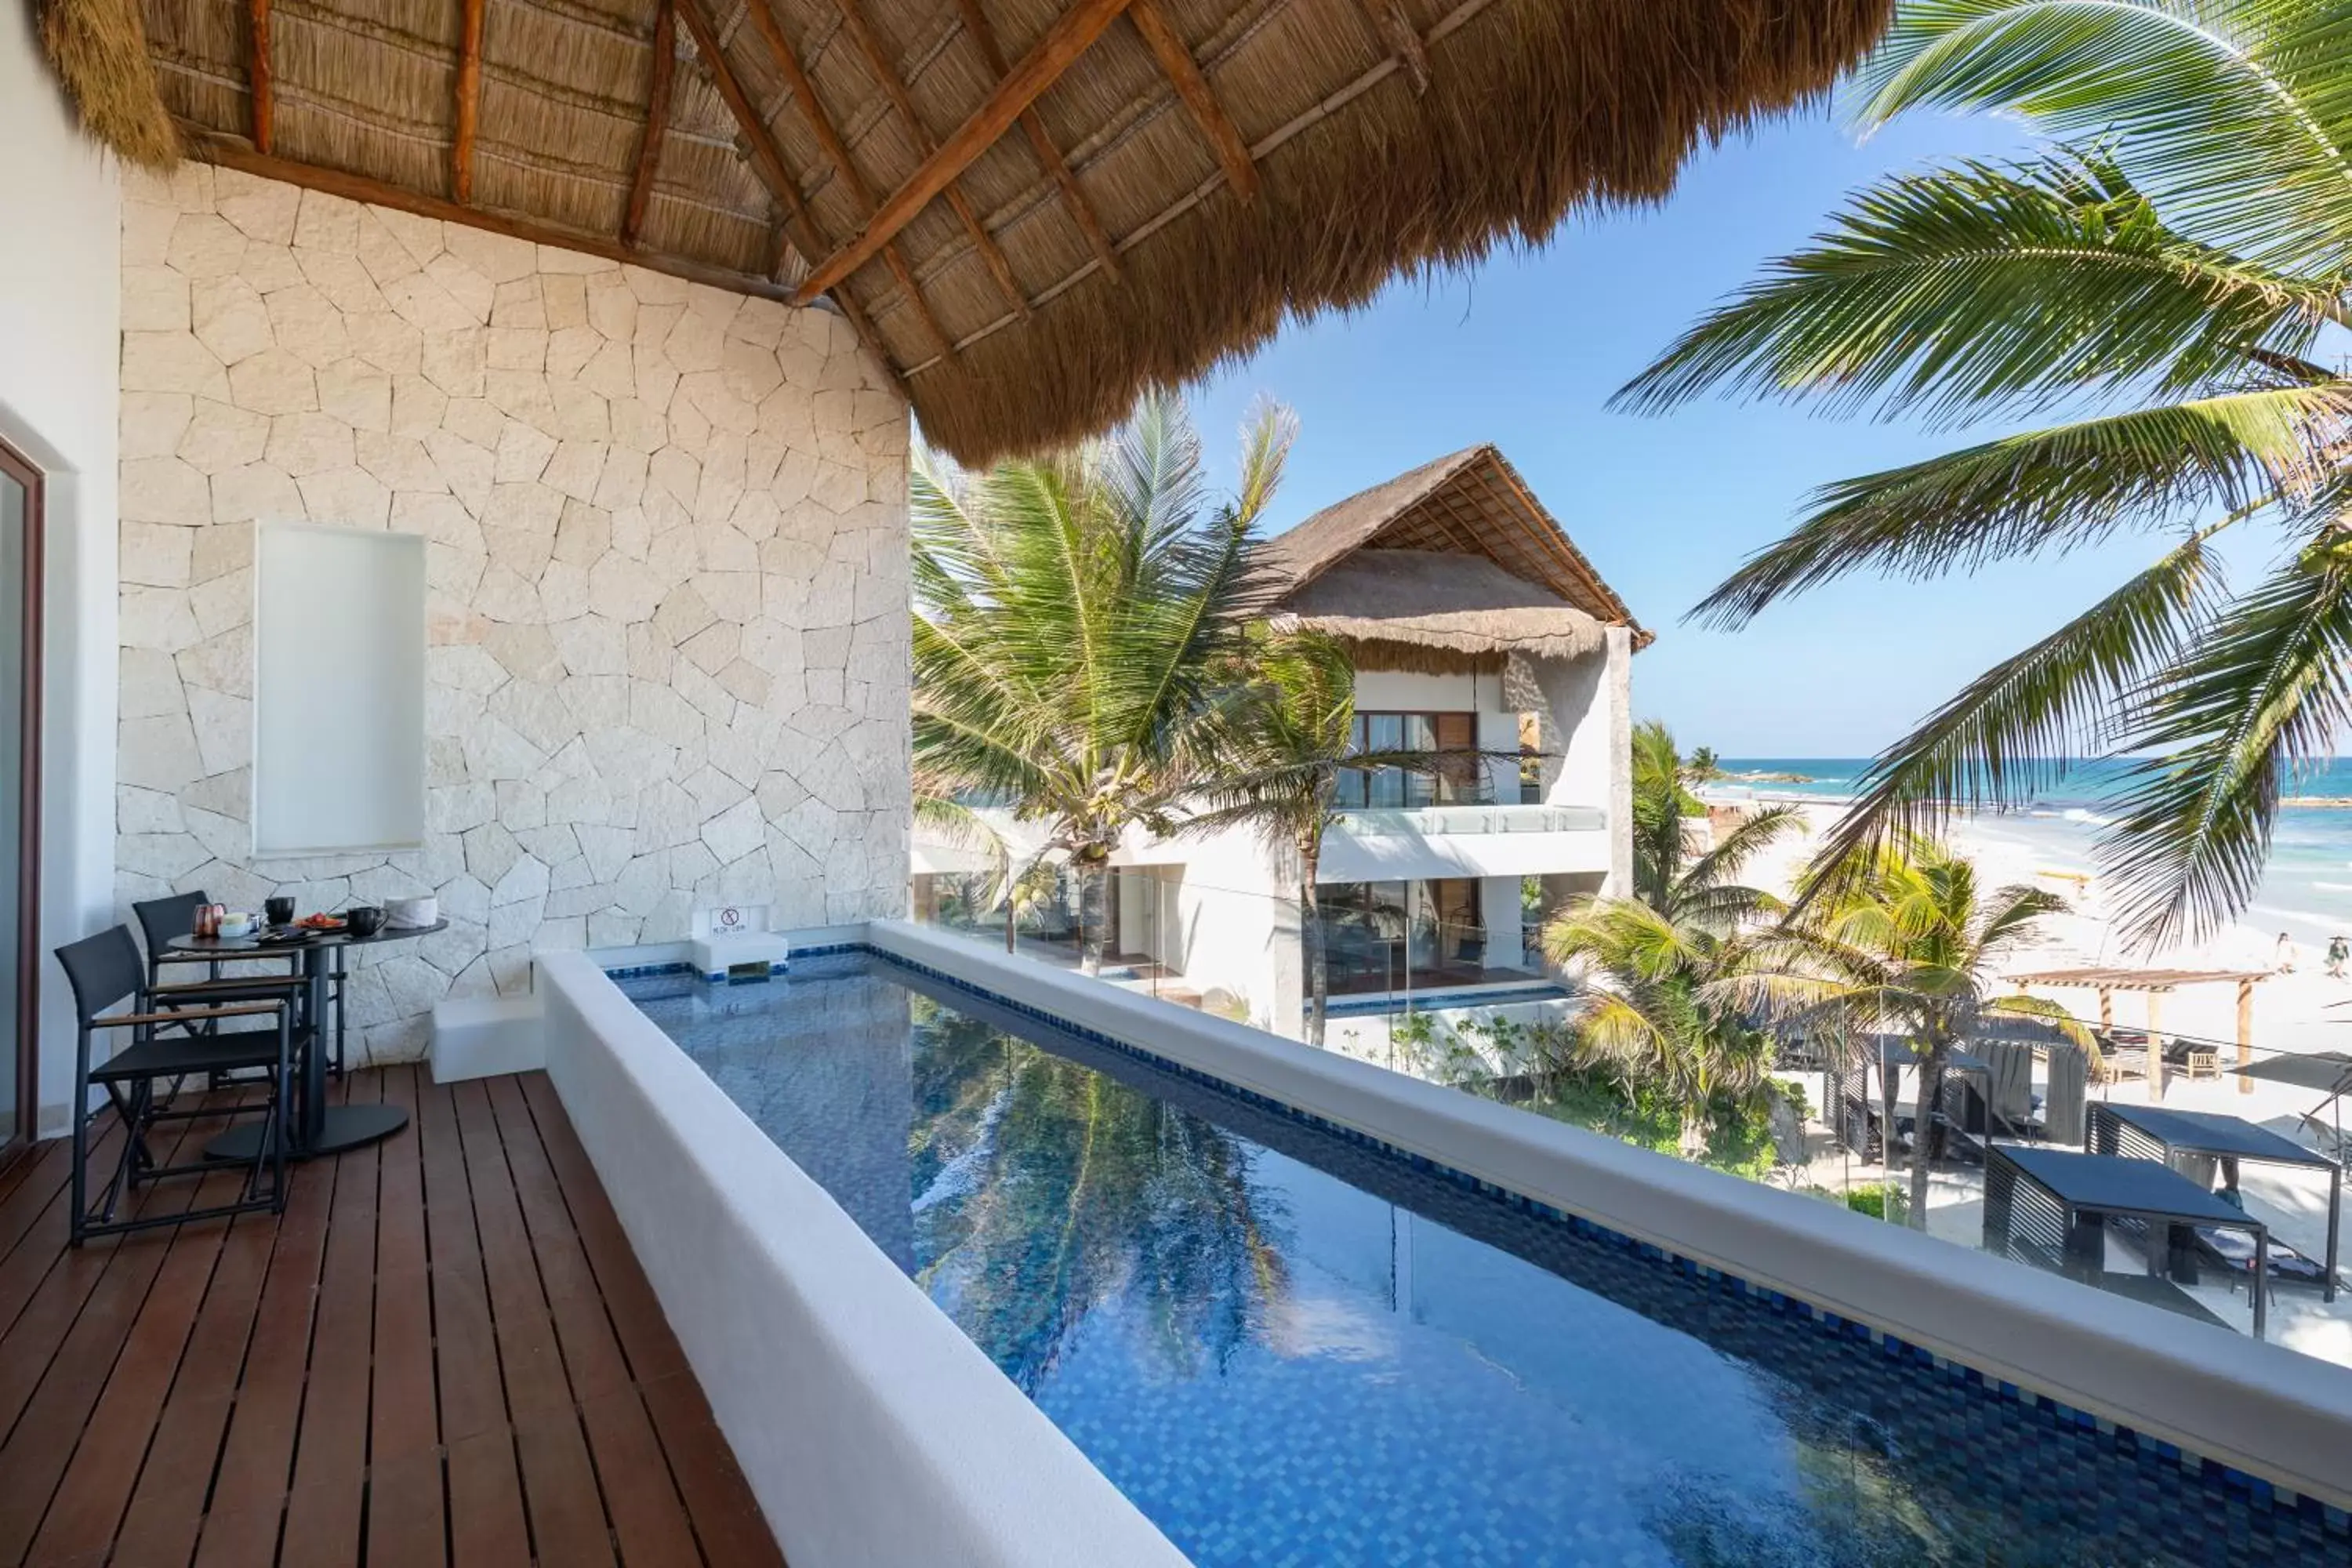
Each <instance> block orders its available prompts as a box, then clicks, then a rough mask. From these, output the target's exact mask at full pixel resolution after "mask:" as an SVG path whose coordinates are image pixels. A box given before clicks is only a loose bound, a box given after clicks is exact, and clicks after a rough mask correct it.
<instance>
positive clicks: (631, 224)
mask: <svg viewBox="0 0 2352 1568" xmlns="http://www.w3.org/2000/svg"><path fill="white" fill-rule="evenodd" d="M653 47H654V76H653V89H652V92H651V95H650V96H649V97H648V98H647V100H646V130H645V139H644V140H643V141H641V142H638V143H637V168H636V173H635V174H633V175H632V176H630V179H629V206H628V212H627V214H626V216H624V217H623V218H622V219H621V243H622V244H623V245H635V244H636V243H637V232H638V231H639V230H640V229H642V228H643V227H645V223H646V205H647V204H649V203H650V202H651V201H652V200H653V195H654V175H655V174H656V173H657V172H658V171H659V170H660V168H661V148H662V137H663V136H664V135H665V134H667V132H668V130H669V89H670V78H671V76H672V74H673V73H674V72H675V71H676V70H677V12H676V10H675V9H674V8H673V7H672V5H671V0H661V8H660V9H659V10H657V11H656V12H655V13H654V45H653ZM770 275H771V276H773V269H772V268H771V269H770Z"/></svg>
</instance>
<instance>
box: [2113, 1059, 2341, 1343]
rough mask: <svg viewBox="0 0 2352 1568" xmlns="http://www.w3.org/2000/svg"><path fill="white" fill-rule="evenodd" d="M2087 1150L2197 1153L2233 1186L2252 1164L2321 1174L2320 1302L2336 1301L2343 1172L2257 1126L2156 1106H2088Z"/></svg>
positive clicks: (2134, 1155) (2146, 1156) (2167, 1155)
mask: <svg viewBox="0 0 2352 1568" xmlns="http://www.w3.org/2000/svg"><path fill="white" fill-rule="evenodd" d="M2089 1139H2090V1149H2091V1152H2093V1153H2095V1154H2120V1155H2122V1156H2123V1157H2124V1158H2126V1159H2127V1160H2156V1161H2160V1162H2163V1163H2170V1162H2171V1157H2172V1156H2173V1155H2175V1154H2202V1155H2205V1156H2206V1157H2208V1158H2209V1159H2214V1160H2219V1161H2221V1168H2222V1170H2223V1171H2225V1172H2226V1173H2228V1174H2229V1177H2230V1185H2231V1186H2232V1187H2234V1186H2236V1185H2237V1184H2238V1181H2237V1175H2238V1172H2237V1167H2238V1165H2239V1163H2241V1162H2242V1161H2243V1162H2251V1163H2254V1164H2258V1165H2260V1164H2271V1165H2291V1166H2294V1167H2295V1168H2297V1169H2299V1170H2306V1171H2324V1172H2326V1173H2327V1280H2326V1284H2325V1285H2323V1286H2322V1287H2321V1288H2320V1294H2321V1298H2322V1299H2323V1300H2329V1301H2333V1300H2336V1246H2337V1243H2336V1228H2337V1226H2336V1222H2337V1220H2338V1218H2339V1217H2340V1216H2341V1215H2342V1214H2343V1211H2344V1169H2343V1167H2342V1166H2340V1165H2338V1164H2336V1162H2335V1161H2333V1160H2331V1159H2329V1158H2328V1157H2327V1156H2326V1155H2325V1154H2322V1153H2320V1152H2317V1151H2315V1150H2311V1149H2306V1148H2305V1147H2304V1146H2303V1145H2302V1144H2300V1143H2298V1142H2295V1141H2294V1140H2293V1139H2292V1138H2283V1137H2281V1136H2280V1135H2279V1134H2277V1133H2275V1132H2273V1131H2271V1130H2270V1129H2269V1128H2267V1127H2257V1126H2255V1125H2254V1124H2253V1123H2252V1122H2251V1121H2247V1120H2246V1119H2245V1118H2243V1117H2242V1116H2219V1115H2215V1114H2213V1113H2212V1112H2210V1111H2204V1110H2168V1109H2167V1108H2166V1107H2164V1106H2161V1105H2116V1104H2114V1103H2112V1102H2109V1101H2104V1100H2103V1101H2100V1102H2098V1103H2095V1104H2094V1105H2093V1106H2092V1107H2091V1121H2090V1132H2089Z"/></svg>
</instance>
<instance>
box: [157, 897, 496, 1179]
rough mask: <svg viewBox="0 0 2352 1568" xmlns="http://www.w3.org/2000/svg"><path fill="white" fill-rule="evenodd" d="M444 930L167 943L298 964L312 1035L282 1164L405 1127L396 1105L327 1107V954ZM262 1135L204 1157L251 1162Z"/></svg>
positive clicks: (223, 1138) (229, 1138)
mask: <svg viewBox="0 0 2352 1568" xmlns="http://www.w3.org/2000/svg"><path fill="white" fill-rule="evenodd" d="M448 929H449V922H448V921H446V920H440V921H434V922H433V923H432V924H431V925H429V926H384V927H383V928H381V929H380V930H378V931H376V933H375V934H374V935H373V936H353V935H352V934H351V932H349V931H316V932H313V933H311V934H310V935H309V936H306V937H304V938H302V940H300V941H299V942H264V941H262V940H261V939H260V937H259V936H240V937H211V936H195V935H183V936H176V937H173V939H172V941H171V942H169V943H168V944H167V945H168V946H169V948H170V950H171V951H172V952H175V953H178V952H184V953H191V954H194V955H196V956H199V957H203V958H216V959H219V960H220V961H221V962H223V963H229V962H232V961H234V960H236V959H241V958H287V957H294V956H299V957H300V959H301V960H302V981H303V984H304V986H305V988H306V989H307V990H308V991H309V992H310V997H309V1000H308V1002H307V1003H306V1004H305V1011H306V1012H308V1013H309V1015H310V1033H309V1034H308V1035H307V1036H306V1037H305V1038H304V1043H303V1047H302V1062H301V1076H302V1096H301V1100H300V1102H299V1104H298V1105H297V1106H296V1108H295V1115H294V1116H293V1118H292V1120H291V1121H290V1122H289V1125H288V1129H287V1131H288V1133H289V1136H288V1138H287V1142H286V1157H287V1158H288V1159H289V1160H317V1159H321V1158H323V1157H325V1156H326V1155H329V1154H340V1153H341V1152H343V1151H344V1150H346V1149H356V1148H358V1147H360V1146H361V1145H362V1144H363V1143H373V1142H375V1141H376V1140H377V1139H379V1138H389V1137H391V1136H392V1135H393V1134H394V1133H395V1132H397V1131H400V1130H401V1129H402V1128H404V1127H405V1126H407V1125H408V1112H406V1111H405V1110H401V1109H400V1107H398V1106H396V1105H329V1104H328V1103H327V973H328V965H327V956H328V953H329V952H330V951H331V950H332V949H334V948H339V947H367V946H370V945H372V944H373V943H375V942H406V941H408V940H409V939H410V938H412V937H420V936H431V935H432V934H433V933H434V932H435V931H446V930H448ZM263 1131H264V1129H262V1128H260V1127H258V1126H253V1125H247V1126H245V1127H240V1128H236V1129H234V1130H233V1131H227V1132H224V1133H222V1134H221V1135H220V1136H219V1137H217V1138H215V1139H214V1140H213V1141H212V1142H209V1143H207V1144H205V1155H206V1156H207V1157H208V1158H210V1159H215V1160H240V1161H250V1160H251V1159H252V1158H253V1157H254V1155H255V1153H256V1152H257V1149H258V1147H259V1144H260V1142H261V1135H262V1132H263Z"/></svg>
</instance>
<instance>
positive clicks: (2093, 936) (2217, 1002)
mask: <svg viewBox="0 0 2352 1568" xmlns="http://www.w3.org/2000/svg"><path fill="white" fill-rule="evenodd" d="M1763 798H1769V795H1767V794H1766V793H1765V792H1762V791H1753V790H1748V789H1742V790H1740V791H1739V792H1738V800H1737V801H1736V802H1731V803H1728V804H1738V805H1743V806H1744V805H1753V804H1755V802H1756V801H1757V800H1759V799H1763ZM1785 804H1789V805H1796V806H1797V807H1798V808H1799V809H1800V810H1801V811H1802V812H1803V813H1804V815H1805V817H1806V820H1807V822H1808V824H1809V825H1810V827H1811V831H1810V832H1808V833H1807V834H1806V835H1805V836H1803V837H1790V838H1788V839H1786V840H1784V841H1783V842H1782V843H1781V844H1780V846H1778V847H1776V848H1775V849H1774V851H1773V852H1772V853H1770V854H1769V855H1767V856H1765V857H1762V858H1759V859H1758V860H1757V861H1756V862H1755V863H1753V864H1752V865H1751V866H1750V867H1749V868H1748V872H1747V874H1746V877H1745V879H1746V880H1747V881H1748V882H1750V883H1752V884H1754V885H1755V886H1757V887H1760V888H1764V889H1768V890H1770V891H1773V892H1778V893H1786V892H1787V891H1788V890H1789V889H1790V886H1791V885H1792V884H1793V882H1794V881H1795V879H1796V876H1797V873H1798V871H1799V869H1800V868H1801V866H1802V864H1803V862H1804V860H1805V859H1806V858H1807V857H1808V856H1810V855H1811V853H1812V851H1813V846H1814V844H1815V843H1816V842H1817V841H1818V840H1819V838H1820V837H1821V836H1822V833H1823V832H1825V831H1826V830H1827V828H1828V827H1829V826H1830V825H1831V824H1832V823H1833V822H1835V821H1836V820H1837V816H1838V812H1839V808H1838V807H1837V806H1836V805H1830V804H1826V803H1823V802H1821V801H1818V800H1814V801H1801V800H1790V801H1787V802H1785ZM2086 837H2087V833H2086V832H2085V831H2084V830H2082V829H2080V828H2079V827H2074V826H2073V825H2060V826H2058V827H2056V828H2054V829H2053V827H2052V826H2047V825H2045V824H2043V823H2039V822H2035V821H2032V820H2031V819H2025V818H2019V817H2013V816H1986V815H1977V814H1963V815H1961V816H1958V817H1956V818H1955V819H1954V820H1953V822H1952V825H1951V826H1950V828H1949V829H1948V838H1949V839H1950V841H1951V842H1952V844H1953V845H1954V846H1955V847H1958V849H1960V850H1961V851H1962V852H1963V853H1965V854H1967V855H1968V856H1969V858H1971V859H1973V860H1974V861H1975V862H1976V863H1977V867H1978V869H1979V872H1980V873H1982V875H1983V876H1984V878H1985V879H1986V880H1987V881H1988V882H1989V883H1991V884H1994V885H1999V884H2001V883H2008V882H2025V883H2030V884H2032V886H2034V887H2038V888H2042V889H2045V890H2047V891H2050V892H2053V893H2056V894H2057V895H2059V896H2060V897H2061V898H2063V899H2064V900H2066V902H2067V905H2068V912H2067V913H2065V914H2063V915H2058V916H2053V917H2052V918H2051V919H2050V920H2049V921H2046V922H2045V931H2046V932H2047V934H2046V936H2045V938H2044V940H2043V941H2042V943H2041V944H2040V945H2039V946H2037V947H2036V948H2034V949H2032V950H2031V951H2030V952H2022V953H2021V954H2020V956H2019V962H2018V963H2017V965H2016V968H2017V971H2018V972H2020V973H2024V972H2027V971H2032V970H2049V969H2067V968H2082V967H2088V966H2092V965H2103V966H2128V967H2134V968H2141V967H2161V968H2167V969H2212V970H2232V971H2258V972H2261V973H2264V974H2265V975H2266V978H2265V979H2263V981H2262V982H2261V983H2260V984H2258V985H2256V987H2255V990H2254V1044H2255V1046H2256V1047H2257V1048H2258V1049H2262V1050H2278V1051H2297V1052H2302V1051H2314V1050H2346V1051H2352V979H2343V980H2338V979H2335V978H2332V977H2330V976H2329V975H2327V974H2326V973H2325V966H2326V943H2325V939H2324V937H2323V936H2321V935H2320V933H2319V932H2317V931H2314V930H2312V929H2311V928H2309V927H2305V928H2304V929H2303V930H2299V931H2296V932H2295V933H2294V941H2295V942H2296V943H2297V946H2298V958H2297V962H2296V963H2295V966H2294V971H2293V973H2277V972H2276V964H2277V958H2276V950H2277V944H2278V938H2279V932H2278V931H2274V930H2264V929H2262V928H2260V927H2258V926H2255V925H2253V924H2252V923H2238V924H2233V925H2231V926H2230V927H2228V928H2227V929H2225V930H2223V931H2221V932H2220V933H2218V934H2217V935H2216V936H2214V937H2213V938H2212V939H2211V940H2210V941H2208V942H2200V943H2196V944H2193V945H2183V946H2179V947H2175V948H2170V949H2167V950H2164V951H2161V952H2138V951H2135V950H2134V949H2132V948H2131V947H2130V946H2128V945H2127V944H2126V942H2124V940H2123V938H2122V936H2121V935H2120V934H2119V933H2118V931H2116V925H2115V921H2114V919H2113V913H2112V909H2111V906H2110V904H2109V901H2108V900H2107V897H2106V889H2104V888H2103V887H2102V886H2101V885H2100V879H2099V878H2098V876H2097V874H2096V868H2095V865H2094V864H2093V862H2092V860H2091V858H2090V856H2089V855H2088V854H2087V853H2085V852H2084V847H2085V846H2084V843H2083V842H2082V841H2083V840H2084V839H2086ZM2347 935H2352V930H2347ZM2036 994H2040V995H2043V996H2047V997H2049V998H2050V999H2051V1000H2053V1001H2055V1002H2058V1003H2060V1004H2061V1005H2064V1006H2065V1007H2067V1008H2068V1009H2070V1010H2071V1011H2073V1012H2074V1013H2075V1014H2076V1015H2077V1016H2080V1017H2083V1018H2084V1019H2086V1020H2089V1021H2093V1022H2095V1021H2096V1020H2097V1018H2098V998H2097V997H2096V996H2095V994H2092V993H2091V992H2088V991H2077V990H2040V991H2037V992H2036ZM2158 1006H2159V1009H2160V1010H2159V1015H2158V1019H2157V1020H2156V1022H2157V1023H2158V1025H2160V1026H2161V1028H2162V1029H2163V1031H2164V1032H2165V1033H2166V1034H2168V1035H2174V1036H2195V1037H2200V1038H2203V1039H2211V1040H2221V1041H2234V1040H2235V1039H2236V1038H2237V1027H2238V1026H2237V1012H2238V998H2237V987H2236V986H2235V985H2233V984H2210V985H2192V986H2184V987H2182V988H2180V989H2179V990H2176V991H2173V992H2171V993H2169V994H2166V995H2165V996H2164V997H2163V998H2162V1000H2161V1002H2160V1003H2159V1004H2158ZM2115 1021H2116V1024H2117V1025H2118V1026H2123V1027H2126V1028H2144V1027H2147V1026H2148V1024H2149V1022H2150V1020H2149V1018H2148V1013H2147V997H2145V996H2138V995H2126V994H2118V995H2117V996H2116V998H2115Z"/></svg>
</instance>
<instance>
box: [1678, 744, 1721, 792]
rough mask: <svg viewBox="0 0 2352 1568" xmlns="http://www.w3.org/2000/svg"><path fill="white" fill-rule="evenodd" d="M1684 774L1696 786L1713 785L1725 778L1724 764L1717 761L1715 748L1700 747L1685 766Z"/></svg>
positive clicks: (1692, 753)
mask: <svg viewBox="0 0 2352 1568" xmlns="http://www.w3.org/2000/svg"><path fill="white" fill-rule="evenodd" d="M1683 773H1684V775H1685V777H1687V778H1688V779H1689V780H1690V782H1691V783H1693V784H1713V783H1715V781H1716V780H1717V779H1719V778H1721V777H1722V776H1723V763H1720V762H1719V761H1717V758H1716V754H1715V748H1714V747H1713V746H1699V747H1696V748H1695V749H1694V750H1693V751H1692V752H1691V754H1690V760H1689V761H1688V762H1687V763H1684V764H1683Z"/></svg>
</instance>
